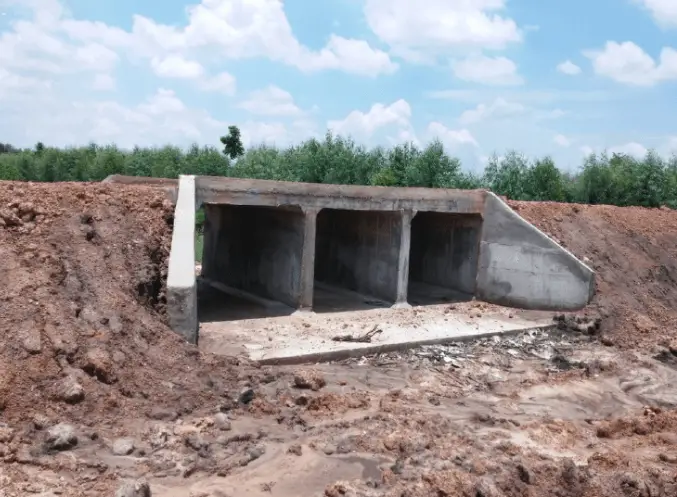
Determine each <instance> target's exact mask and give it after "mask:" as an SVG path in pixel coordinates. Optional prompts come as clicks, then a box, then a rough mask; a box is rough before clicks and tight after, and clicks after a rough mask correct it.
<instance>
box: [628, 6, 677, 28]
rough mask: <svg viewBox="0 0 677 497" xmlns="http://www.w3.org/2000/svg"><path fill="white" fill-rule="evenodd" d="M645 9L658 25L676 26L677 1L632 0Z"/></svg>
mask: <svg viewBox="0 0 677 497" xmlns="http://www.w3.org/2000/svg"><path fill="white" fill-rule="evenodd" d="M634 2H635V3H637V4H639V5H641V6H643V7H644V8H645V9H647V10H648V11H649V12H650V13H651V15H652V16H653V18H654V20H655V21H656V23H657V24H658V25H659V26H663V27H666V28H675V27H677V2H675V0H634Z"/></svg>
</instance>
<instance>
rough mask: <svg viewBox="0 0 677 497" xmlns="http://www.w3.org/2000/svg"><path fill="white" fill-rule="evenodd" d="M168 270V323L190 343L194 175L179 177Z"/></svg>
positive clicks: (194, 337) (194, 319)
mask: <svg viewBox="0 0 677 497" xmlns="http://www.w3.org/2000/svg"><path fill="white" fill-rule="evenodd" d="M177 197H178V198H177V202H176V208H175V210H174V230H173V233H172V245H171V251H170V254H169V268H168V272H167V315H168V318H169V325H170V327H171V328H172V330H174V331H175V332H176V333H178V334H179V335H181V336H183V337H184V338H185V339H186V340H187V341H188V342H190V343H195V344H196V343H197V341H198V329H199V323H198V316H197V276H196V274H195V176H181V177H180V178H179V188H178V196H177Z"/></svg>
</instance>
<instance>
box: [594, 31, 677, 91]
mask: <svg viewBox="0 0 677 497" xmlns="http://www.w3.org/2000/svg"><path fill="white" fill-rule="evenodd" d="M584 54H585V55H586V56H587V57H588V58H590V60H591V61H592V67H593V69H594V70H595V73H597V74H598V75H600V76H605V77H608V78H611V79H613V80H614V81H617V82H619V83H624V84H628V85H635V86H654V85H656V84H657V83H659V82H661V81H667V80H675V79H677V50H675V49H674V48H670V47H666V48H663V50H661V53H660V58H659V60H658V61H655V60H654V59H653V58H652V57H651V56H650V55H649V54H647V53H646V52H645V51H644V50H642V48H640V47H639V46H637V45H636V44H634V43H633V42H631V41H626V42H623V43H617V42H615V41H607V42H606V45H605V46H604V48H603V49H602V50H589V51H586V52H584Z"/></svg>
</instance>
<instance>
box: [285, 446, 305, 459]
mask: <svg viewBox="0 0 677 497" xmlns="http://www.w3.org/2000/svg"><path fill="white" fill-rule="evenodd" d="M287 453H289V454H294V455H295V456H300V455H302V454H303V448H302V447H301V444H294V445H291V446H289V448H288V449H287Z"/></svg>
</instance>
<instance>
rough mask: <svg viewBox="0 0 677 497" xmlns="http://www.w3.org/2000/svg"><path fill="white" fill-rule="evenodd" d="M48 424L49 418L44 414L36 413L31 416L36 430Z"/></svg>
mask: <svg viewBox="0 0 677 497" xmlns="http://www.w3.org/2000/svg"><path fill="white" fill-rule="evenodd" d="M47 426H49V418H48V417H47V416H45V415H44V414H36V415H35V416H33V427H34V428H35V429H36V430H44V429H45V428H47Z"/></svg>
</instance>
